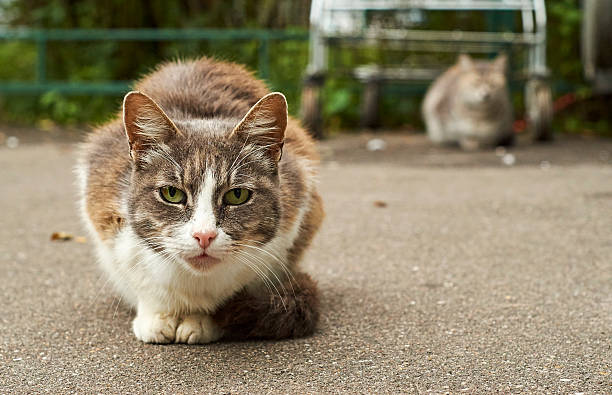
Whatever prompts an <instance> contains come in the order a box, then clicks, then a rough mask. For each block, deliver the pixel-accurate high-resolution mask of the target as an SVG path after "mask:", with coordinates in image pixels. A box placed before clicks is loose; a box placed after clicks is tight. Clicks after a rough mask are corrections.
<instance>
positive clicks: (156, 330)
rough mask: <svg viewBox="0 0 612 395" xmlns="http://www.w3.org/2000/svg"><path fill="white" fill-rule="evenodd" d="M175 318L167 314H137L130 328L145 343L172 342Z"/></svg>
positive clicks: (174, 331)
mask: <svg viewBox="0 0 612 395" xmlns="http://www.w3.org/2000/svg"><path fill="white" fill-rule="evenodd" d="M176 324H177V318H176V317H174V316H172V315H169V314H150V315H149V314H138V315H137V316H136V318H134V322H133V323H132V328H133V329H134V334H135V335H136V337H137V338H138V339H139V340H142V341H143V342H145V343H172V342H173V341H174V337H175V334H176Z"/></svg>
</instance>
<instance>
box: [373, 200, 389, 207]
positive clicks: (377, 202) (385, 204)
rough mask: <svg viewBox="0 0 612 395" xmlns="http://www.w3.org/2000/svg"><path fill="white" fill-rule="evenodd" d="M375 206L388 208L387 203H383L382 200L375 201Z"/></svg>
mask: <svg viewBox="0 0 612 395" xmlns="http://www.w3.org/2000/svg"><path fill="white" fill-rule="evenodd" d="M374 206H375V207H380V208H384V207H387V202H383V201H382V200H375V201H374Z"/></svg>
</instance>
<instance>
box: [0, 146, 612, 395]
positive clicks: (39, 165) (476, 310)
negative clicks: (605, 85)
mask: <svg viewBox="0 0 612 395" xmlns="http://www.w3.org/2000/svg"><path fill="white" fill-rule="evenodd" d="M369 137H371V136H366V135H361V136H356V137H340V138H336V139H333V140H331V141H327V142H325V143H324V144H323V146H322V150H323V154H324V157H325V163H324V165H323V168H322V172H321V186H320V188H321V191H322V194H323V197H324V200H325V203H326V208H327V219H326V222H325V224H324V227H323V229H322V231H321V232H320V234H319V235H318V237H317V238H316V240H315V243H314V245H313V247H312V249H311V250H310V252H309V253H308V255H307V256H306V258H305V262H304V264H303V266H304V267H305V268H306V269H307V270H308V271H310V272H311V273H312V274H313V277H315V278H316V279H317V280H318V282H319V285H320V288H321V291H322V296H323V315H322V321H321V324H320V328H319V330H318V332H317V333H316V334H315V335H314V336H312V337H310V338H306V339H300V340H290V341H279V342H243V343H216V344H211V345H205V346H197V347H194V346H183V345H170V346H161V345H144V344H142V343H139V342H138V341H136V340H135V339H134V337H133V335H132V334H131V331H130V319H131V317H132V313H131V312H130V311H129V310H128V309H126V308H125V307H123V306H122V305H120V304H119V303H118V300H117V299H116V298H115V297H114V296H113V294H112V293H111V291H110V290H109V289H108V287H105V286H104V283H105V281H104V279H103V278H101V276H100V272H99V271H98V269H97V267H96V264H95V262H94V257H93V254H92V251H91V245H90V243H77V242H75V241H68V242H51V241H50V240H49V237H50V235H51V233H53V232H55V231H65V232H69V233H72V234H74V235H83V230H82V228H81V226H80V223H79V220H78V217H77V215H76V210H75V201H76V197H75V193H74V187H73V176H72V173H71V167H72V164H73V154H74V151H73V146H72V145H70V144H67V143H45V144H38V145H36V144H22V145H20V146H19V147H17V148H15V149H7V148H0V212H1V214H0V221H1V222H0V223H1V226H0V270H1V273H2V274H1V275H0V290H1V297H2V302H1V303H0V306H1V310H0V312H1V314H0V393H7V394H8V393H31V392H45V391H48V392H51V393H64V392H82V393H94V392H102V393H128V392H130V393H135V392H136V393H144V392H147V393H157V392H167V393H208V392H212V393H230V392H231V393H266V392H271V393H280V392H283V393H303V392H315V393H327V392H350V393H357V392H383V393H400V392H401V393H447V392H449V393H493V392H500V393H563V394H575V393H586V394H604V393H608V394H609V393H612V292H611V291H612V237H611V236H612V159H611V156H612V142H611V141H609V140H608V141H604V140H596V139H587V140H585V139H568V138H563V139H560V140H558V141H557V142H556V143H555V144H553V145H550V146H528V145H526V144H522V145H519V147H517V148H516V149H514V150H513V151H512V154H513V155H514V158H515V161H516V163H515V164H514V165H513V166H505V165H503V164H502V162H501V159H500V158H501V155H502V153H501V152H498V154H499V155H500V156H497V155H496V154H495V153H493V152H483V153H475V154H467V153H460V152H458V151H455V150H452V149H432V148H430V147H429V146H428V144H427V143H426V142H425V140H424V139H423V137H422V136H405V135H383V138H384V139H385V141H387V143H388V146H387V148H386V150H385V151H382V152H368V151H367V150H365V149H364V148H363V147H364V145H365V142H366V141H367V139H368V138H369ZM380 202H383V203H380ZM385 204H386V207H380V206H385Z"/></svg>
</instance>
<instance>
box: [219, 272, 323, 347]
mask: <svg viewBox="0 0 612 395" xmlns="http://www.w3.org/2000/svg"><path fill="white" fill-rule="evenodd" d="M286 282H287V284H283V285H284V286H285V288H284V289H287V290H289V292H285V293H284V294H282V293H281V295H278V294H265V295H252V294H249V293H248V292H246V291H242V292H240V293H239V294H237V295H236V296H234V297H233V298H232V299H231V300H230V301H229V302H227V303H226V304H225V305H223V306H222V307H221V308H220V309H219V310H218V311H217V312H216V313H215V315H214V319H215V321H216V322H217V324H218V325H219V326H220V327H221V329H223V331H224V336H223V338H224V339H228V340H246V339H256V338H257V339H286V338H297V337H304V336H308V335H311V334H312V333H313V332H314V330H315V327H316V326H317V322H318V321H319V294H318V290H317V284H316V283H315V282H314V280H312V278H310V276H309V275H308V274H306V273H295V274H294V276H293V279H292V281H291V284H289V280H287V281H286Z"/></svg>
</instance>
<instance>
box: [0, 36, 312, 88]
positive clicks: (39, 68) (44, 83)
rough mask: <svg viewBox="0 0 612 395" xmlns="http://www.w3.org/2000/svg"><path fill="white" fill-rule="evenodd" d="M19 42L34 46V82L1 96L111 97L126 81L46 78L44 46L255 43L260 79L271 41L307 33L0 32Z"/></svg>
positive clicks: (0, 84)
mask: <svg viewBox="0 0 612 395" xmlns="http://www.w3.org/2000/svg"><path fill="white" fill-rule="evenodd" d="M10 40H19V41H30V42H34V43H36V48H37V60H36V79H35V80H34V81H0V93H32V94H38V93H44V92H47V91H56V92H60V93H66V94H110V95H115V94H119V93H122V92H125V91H126V90H127V89H128V87H129V84H130V82H129V81H100V82H70V81H56V80H53V81H50V80H48V79H47V44H48V43H49V42H53V41H66V42H78V41H213V40H224V41H256V42H257V43H258V72H259V76H260V77H261V78H263V79H267V78H268V76H269V70H270V63H269V61H270V53H269V51H268V49H269V45H270V42H273V41H287V40H296V41H306V40H308V32H306V31H302V32H300V31H298V32H295V31H284V30H264V29H10V30H0V42H2V41H10Z"/></svg>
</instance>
